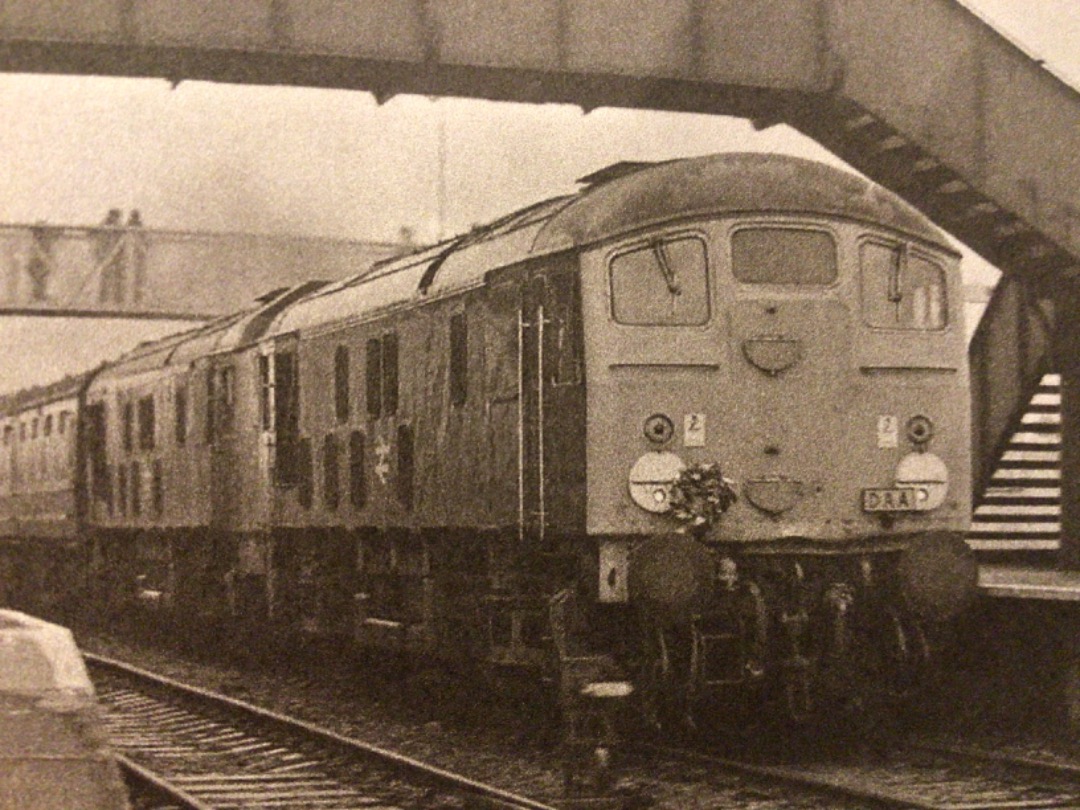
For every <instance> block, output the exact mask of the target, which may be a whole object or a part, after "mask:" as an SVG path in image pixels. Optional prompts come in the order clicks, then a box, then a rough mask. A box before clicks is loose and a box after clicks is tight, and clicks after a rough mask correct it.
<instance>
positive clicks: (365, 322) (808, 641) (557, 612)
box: [2, 154, 974, 720]
mask: <svg viewBox="0 0 1080 810" xmlns="http://www.w3.org/2000/svg"><path fill="white" fill-rule="evenodd" d="M583 183H584V185H583V188H582V189H581V191H580V192H579V193H576V194H571V195H567V196H563V197H559V198H556V199H552V200H549V201H546V202H542V203H539V204H537V205H534V206H531V207H529V208H526V209H524V210H521V211H518V212H515V213H513V214H511V215H509V216H506V217H504V218H502V219H500V220H498V221H496V222H493V223H491V224H488V225H484V226H481V227H476V228H474V229H473V230H471V231H470V232H468V233H465V234H463V235H461V236H459V237H457V238H455V239H452V240H449V241H446V242H443V243H441V244H437V245H434V246H432V247H429V248H425V249H423V250H420V251H417V252H415V253H412V254H411V255H408V256H405V257H401V258H398V259H394V260H390V261H386V262H383V263H380V264H376V265H374V266H372V267H370V268H368V269H365V270H364V271H363V272H361V273H359V274H357V275H356V276H355V277H352V278H350V279H348V280H345V281H340V282H335V283H329V284H320V283H316V282H313V283H311V284H309V285H305V286H302V287H299V288H294V289H291V290H279V291H275V292H273V293H270V294H268V295H267V296H264V297H263V298H262V299H260V300H259V301H258V302H256V304H254V305H253V306H252V307H251V308H250V309H248V310H246V311H245V312H242V313H238V314H236V315H234V316H230V317H227V318H223V319H220V320H218V321H215V322H212V323H210V324H208V325H205V326H202V327H199V328H197V329H194V330H192V331H190V332H187V333H183V334H180V335H177V336H174V337H172V338H168V339H165V340H162V341H158V342H155V343H150V344H146V345H143V346H140V347H139V348H138V349H136V350H134V351H133V352H131V353H129V354H128V355H127V356H125V357H122V358H121V359H120V360H118V361H117V362H113V363H109V364H106V365H105V366H104V367H102V368H101V369H98V370H96V371H95V372H93V373H92V374H90V375H87V377H86V378H85V379H84V380H82V381H81V382H80V383H79V385H78V386H77V391H76V393H75V395H74V396H75V398H76V401H77V407H74V408H72V409H71V410H73V411H75V412H77V414H78V419H77V425H78V430H77V435H75V434H74V433H73V432H69V433H68V434H67V435H68V436H69V437H70V440H71V442H72V443H73V444H72V447H71V451H70V458H71V462H70V466H69V468H68V473H69V482H70V490H71V492H72V493H74V494H73V496H72V498H71V503H72V508H71V510H70V512H69V513H68V517H69V519H70V522H71V523H73V524H74V525H76V526H77V530H76V531H75V532H74V533H73V534H71V533H69V535H70V536H74V537H75V538H76V539H75V540H74V541H70V542H69V543H68V547H69V548H72V547H73V548H76V549H78V560H79V565H80V572H81V574H80V577H79V578H71V577H67V578H66V583H65V584H66V587H69V588H73V587H76V585H77V583H78V582H79V581H81V583H82V584H83V586H84V587H85V588H86V590H87V593H88V597H89V598H91V599H92V602H93V603H95V604H112V605H114V606H130V605H136V604H142V605H146V606H155V607H156V608H158V609H160V610H162V611H167V612H168V613H170V614H172V615H173V616H176V617H178V618H181V619H185V620H188V621H199V622H203V621H216V622H220V623H224V624H232V625H237V626H242V627H245V628H247V629H249V630H251V631H253V632H259V631H260V630H262V629H266V630H269V628H291V629H292V630H295V631H297V632H306V633H329V634H338V635H341V636H347V637H349V638H350V639H352V640H353V641H355V642H356V643H358V644H360V645H364V646H369V647H380V648H388V649H394V650H399V651H410V652H415V653H419V654H423V655H428V656H433V657H438V658H440V659H442V660H444V661H446V662H448V663H458V664H461V663H466V662H473V663H479V664H482V665H483V666H484V667H486V668H489V669H493V670H499V669H502V668H510V669H513V670H529V671H534V672H536V673H538V674H542V675H546V676H550V677H551V678H553V679H554V680H555V681H556V682H558V683H559V684H560V685H561V688H562V690H563V694H564V695H575V694H582V693H585V694H620V695H621V694H628V693H631V692H632V698H633V699H634V700H635V701H636V703H637V705H638V706H640V707H641V709H642V710H643V711H644V712H645V714H646V716H647V717H649V718H650V719H654V720H662V719H663V718H665V717H670V716H672V715H677V716H689V717H696V718H698V719H701V718H707V717H709V716H713V715H715V714H717V713H722V712H723V711H726V710H727V709H728V708H731V707H751V708H752V709H753V710H754V711H755V712H757V711H760V710H762V707H765V710H766V711H774V712H776V713H781V714H786V715H789V716H793V717H796V718H805V717H810V716H814V715H815V714H818V713H820V712H829V711H832V710H833V709H834V708H835V707H836V706H838V705H852V704H858V703H865V702H866V701H867V700H872V699H878V698H882V697H884V698H890V699H891V698H893V697H896V696H900V695H902V694H904V693H905V691H906V690H908V689H909V688H910V687H911V686H912V684H914V683H915V682H916V681H917V680H918V677H919V674H920V672H921V671H923V670H924V669H925V667H926V666H927V665H928V661H929V657H930V647H931V644H930V642H929V641H928V634H929V631H930V629H931V628H932V627H933V626H934V625H936V624H937V623H939V622H941V621H944V620H947V619H949V618H951V617H952V616H954V615H955V614H956V613H957V612H958V611H960V610H961V609H962V608H963V606H964V605H965V603H966V601H967V600H968V599H969V598H970V596H971V594H972V593H973V591H974V567H973V564H972V563H971V561H970V559H969V555H968V554H967V551H966V546H965V544H964V541H963V537H964V533H965V530H966V529H967V526H968V521H969V516H970V498H971V474H970V470H971V464H970V458H969V438H970V435H969V430H970V427H969V421H970V404H969V393H968V370H967V353H966V341H965V333H964V328H963V299H962V294H961V279H960V272H959V255H958V254H957V253H956V251H955V250H954V249H953V248H952V247H950V244H949V242H948V241H947V240H946V238H945V237H944V235H943V234H942V233H941V232H940V231H938V230H937V229H936V228H935V227H934V226H933V225H932V224H931V223H930V222H929V221H928V220H927V219H926V218H925V217H923V216H922V215H920V214H919V213H918V212H916V211H915V210H914V209H912V208H911V207H909V206H908V205H907V204H905V203H904V202H903V201H902V200H900V199H899V198H898V197H897V196H895V195H894V194H892V193H890V192H888V191H886V190H884V189H882V188H880V187H877V186H875V185H873V184H871V183H869V182H867V181H866V180H864V179H862V178H860V177H858V176H855V175H853V174H851V173H849V172H846V171H842V170H840V169H837V168H833V167H830V166H827V165H824V164H820V163H817V162H811V161H807V160H803V159H799V158H794V157H787V156H780V155H766V154H721V155H715V156H709V157H701V158H694V159H687V160H676V161H670V162H663V163H655V164H629V163H627V164H617V165H615V166H612V167H609V168H607V169H604V170H601V171H599V172H597V173H595V174H593V175H590V176H589V177H587V178H584V180H583ZM318 274H319V268H318V267H312V268H311V269H310V275H311V276H312V277H318ZM62 393H64V395H65V396H69V395H71V391H70V390H68V391H66V392H62ZM20 403H21V404H20ZM44 407H46V406H45V405H43V404H42V403H41V401H40V397H39V398H38V399H37V400H35V399H30V400H26V399H25V398H24V399H23V400H21V401H20V400H16V401H15V402H14V404H13V405H12V406H11V407H9V408H7V409H6V410H5V411H4V415H3V425H4V428H3V430H4V444H5V460H6V462H7V463H8V469H7V470H6V471H5V472H4V475H5V481H7V482H8V483H7V484H5V486H6V489H4V491H3V493H2V494H3V495H4V496H5V501H6V502H7V503H8V504H10V503H11V502H12V491H13V490H12V487H11V481H12V477H13V476H14V477H15V479H18V477H19V475H21V471H22V470H23V469H25V467H26V463H25V461H24V460H23V459H24V458H25V457H26V456H27V455H28V454H32V450H28V449H27V446H28V445H32V443H33V442H34V441H35V439H30V438H26V437H27V436H28V435H29V433H27V431H30V432H32V428H28V427H26V426H27V425H28V424H29V423H30V422H31V421H32V420H38V419H45V418H48V417H47V416H38V415H37V414H36V412H35V411H34V410H33V409H34V408H37V409H42V408H44ZM65 408H66V406H65ZM42 413H44V411H42ZM54 424H55V423H54ZM54 430H55V428H54ZM9 439H10V441H9ZM16 460H19V461H18V463H19V468H18V469H13V468H12V465H14V464H15V461H16ZM16 483H18V482H17V481H16ZM5 508H9V507H5ZM23 525H27V524H26V523H25V521H24V523H23ZM42 542H47V540H46V539H44V538H43V540H42ZM72 543H73V544H74V545H72ZM605 690H607V691H605ZM717 707H722V708H720V709H718V708H717Z"/></svg>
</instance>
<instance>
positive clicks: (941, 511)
mask: <svg viewBox="0 0 1080 810" xmlns="http://www.w3.org/2000/svg"><path fill="white" fill-rule="evenodd" d="M759 158H760V156H758V157H755V156H727V158H720V159H711V160H710V159H705V160H703V161H701V162H699V163H698V165H697V167H696V168H697V171H694V172H684V173H678V172H675V171H673V170H671V169H667V170H666V171H665V169H666V167H663V166H661V167H657V168H655V169H652V170H649V171H647V172H641V177H640V178H635V177H633V176H632V177H630V178H624V179H623V181H622V183H621V187H620V188H619V189H616V188H614V186H615V184H612V185H613V187H612V188H611V189H608V190H606V198H605V189H604V188H603V187H601V188H599V189H597V190H596V191H594V192H592V194H593V200H592V201H591V202H592V208H593V209H594V210H591V211H588V212H587V214H588V216H587V220H588V221H589V222H590V223H596V222H600V221H604V220H603V216H602V215H601V214H600V212H599V209H603V208H604V206H605V205H609V206H614V205H615V204H616V198H617V197H620V196H621V199H620V200H619V201H618V205H619V206H620V210H621V211H622V212H624V213H625V212H628V211H633V212H635V213H634V216H635V217H637V219H638V222H637V223H636V224H638V225H639V227H636V228H633V229H632V230H630V231H629V232H628V233H625V234H622V235H620V237H619V238H615V239H609V240H606V241H604V242H601V243H598V244H596V245H594V246H592V247H591V248H590V249H589V250H587V251H584V252H583V254H582V260H581V288H582V292H581V297H582V310H583V322H584V331H585V335H586V339H585V367H586V372H587V376H588V380H589V385H588V394H587V404H586V408H587V416H588V418H587V425H588V428H587V440H586V448H587V449H586V456H587V458H586V465H587V466H586V469H587V479H588V482H589V493H590V497H589V499H588V503H587V516H586V522H587V527H588V531H589V533H590V534H591V535H592V536H593V537H594V538H595V539H596V544H597V555H596V559H597V565H598V568H597V572H596V574H597V575H596V586H595V587H596V597H597V600H598V602H599V603H601V604H602V605H607V606H609V607H611V608H615V607H617V606H624V607H627V608H629V609H630V610H631V611H633V612H634V613H635V614H637V615H638V616H639V617H640V618H641V619H643V621H642V622H641V623H642V626H643V627H645V628H646V630H645V631H644V635H645V639H644V641H643V643H642V651H641V655H642V657H643V658H644V659H645V661H644V664H643V670H644V671H646V672H648V673H649V678H651V679H653V680H659V681H661V682H662V681H665V680H666V681H669V683H667V684H664V683H660V684H653V686H652V691H653V692H654V693H655V692H660V693H666V694H670V693H676V692H681V693H683V694H684V695H685V696H686V698H687V699H688V700H696V699H704V698H707V697H709V696H712V695H715V694H726V693H729V692H731V691H732V690H735V691H739V690H742V691H745V689H746V688H748V687H752V688H753V689H754V690H756V691H759V692H762V693H763V694H764V693H767V694H770V695H772V696H774V697H777V696H779V697H780V698H781V699H782V700H783V701H784V702H785V704H786V707H787V710H788V712H789V713H791V714H794V715H796V716H800V715H807V714H810V713H814V712H815V711H816V710H817V709H820V708H823V707H824V706H825V705H826V704H829V703H830V702H831V701H832V698H833V697H834V696H835V695H839V696H840V699H841V700H843V701H847V702H852V701H853V702H855V703H860V702H864V701H865V699H866V697H867V695H866V694H865V692H867V691H869V692H873V693H875V694H879V693H880V694H894V693H897V692H901V691H903V690H904V689H905V688H906V687H907V686H908V685H909V684H910V682H911V681H912V679H913V677H914V675H915V673H916V672H917V670H918V669H919V668H920V667H921V666H923V665H925V660H924V659H925V649H926V645H925V632H926V626H927V624H928V623H929V624H932V623H934V622H936V621H938V620H940V619H943V618H947V617H950V616H951V615H953V614H954V613H955V612H956V611H958V610H959V609H961V608H962V607H963V606H964V605H965V604H966V602H967V600H968V599H969V598H970V595H971V593H972V592H973V584H974V568H973V566H972V565H971V563H970V560H969V557H968V555H967V554H966V548H965V546H964V544H963V540H962V537H963V532H964V530H965V529H966V522H967V519H968V513H969V503H968V501H969V497H970V493H969V489H970V486H969V480H968V477H969V472H968V471H969V467H970V464H969V457H968V450H967V440H968V435H969V432H968V431H969V426H968V419H969V416H968V413H969V409H968V394H967V387H968V379H967V369H966V343H965V338H964V331H963V327H962V310H961V301H962V296H961V290H960V277H959V266H958V256H957V255H956V253H955V251H953V250H952V249H951V248H950V247H949V246H948V245H947V243H946V242H945V241H944V240H943V238H942V236H941V235H940V234H939V233H938V232H937V231H936V230H935V229H934V228H933V227H932V226H930V225H929V223H927V222H926V221H925V220H924V219H923V218H922V217H920V216H919V215H918V214H916V213H915V212H913V211H912V210H911V209H909V208H908V207H907V206H906V205H905V204H904V203H902V202H901V201H900V200H898V199H897V198H895V197H894V196H893V195H891V194H889V193H888V192H885V191H883V190H881V189H877V188H875V187H872V186H870V185H869V184H867V183H864V182H863V181H861V180H858V179H857V178H854V177H851V176H850V175H847V174H845V173H841V172H839V171H836V170H833V169H830V168H828V167H824V166H821V165H819V164H809V163H807V162H805V161H795V160H794V159H777V158H776V156H772V157H771V158H770V159H768V160H764V159H759ZM646 178H647V179H646ZM635 180H640V182H639V183H638V184H636V185H635V183H634V181H635ZM617 191H618V192H620V193H619V194H617V193H616V192H617ZM630 200H632V203H631V202H630ZM661 201H663V202H664V203H666V204H668V205H669V210H670V207H671V206H672V203H673V201H674V206H673V207H674V208H676V209H681V211H682V216H672V217H671V218H670V219H668V220H667V221H660V219H659V217H657V218H655V219H650V214H651V213H652V212H655V211H657V210H658V209H659V206H660V205H661V204H662V203H661ZM589 202H590V198H589V196H586V197H585V198H584V200H583V202H582V203H579V205H585V204H587V203H589ZM674 213H676V214H677V213H679V211H678V210H677V211H675V212H674ZM609 216H613V215H610V214H609ZM868 673H869V675H868ZM860 680H861V681H864V682H865V683H861V684H859V688H857V689H855V690H854V691H855V692H856V693H857V694H854V695H853V694H852V689H851V687H852V684H853V683H854V682H856V681H860ZM675 682H680V683H686V684H688V686H687V688H686V689H685V691H683V690H680V689H676V688H675V687H674V683H675ZM646 691H648V690H646Z"/></svg>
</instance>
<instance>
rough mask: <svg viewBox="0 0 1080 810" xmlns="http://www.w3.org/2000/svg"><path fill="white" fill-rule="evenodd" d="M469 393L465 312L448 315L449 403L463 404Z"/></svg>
mask: <svg viewBox="0 0 1080 810" xmlns="http://www.w3.org/2000/svg"><path fill="white" fill-rule="evenodd" d="M468 395H469V333H468V327H467V324H466V321H465V313H463V312H459V313H457V314H456V315H451V316H450V403H451V404H452V405H464V404H465V399H466V398H467V397H468Z"/></svg>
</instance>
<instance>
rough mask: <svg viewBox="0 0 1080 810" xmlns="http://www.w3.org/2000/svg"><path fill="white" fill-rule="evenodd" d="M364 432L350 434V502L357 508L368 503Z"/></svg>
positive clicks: (361, 507)
mask: <svg viewBox="0 0 1080 810" xmlns="http://www.w3.org/2000/svg"><path fill="white" fill-rule="evenodd" d="M364 444H365V442H364V434H363V433H362V432H360V431H359V430H354V431H353V432H352V433H350V434H349V502H350V503H351V504H352V505H353V507H354V508H356V509H363V508H364V505H365V504H366V503H367V469H366V467H365V465H364Z"/></svg>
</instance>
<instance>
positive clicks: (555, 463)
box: [518, 261, 585, 551]
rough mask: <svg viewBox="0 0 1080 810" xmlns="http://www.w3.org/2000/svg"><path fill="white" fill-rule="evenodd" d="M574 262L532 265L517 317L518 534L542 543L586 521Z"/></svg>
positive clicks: (533, 544)
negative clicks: (538, 267) (540, 269)
mask: <svg viewBox="0 0 1080 810" xmlns="http://www.w3.org/2000/svg"><path fill="white" fill-rule="evenodd" d="M579 301H580V293H579V290H578V277H577V273H576V265H575V264H574V263H573V262H571V261H566V262H565V263H563V262H560V263H558V264H556V265H555V266H554V267H551V266H545V267H544V268H543V272H542V273H540V272H534V274H533V275H531V277H529V278H528V279H527V280H526V281H525V283H524V285H523V287H522V294H521V309H520V311H519V318H518V335H519V339H518V346H519V385H520V388H519V391H520V396H519V398H518V403H519V411H518V421H519V431H518V440H519V448H518V449H519V458H520V464H519V465H518V500H519V508H520V512H519V514H520V520H519V528H520V535H521V539H522V541H523V542H524V543H526V544H527V546H526V547H527V548H529V549H532V550H536V551H543V550H548V547H549V546H550V544H551V541H552V537H551V536H550V534H551V532H552V531H553V530H554V531H560V530H572V529H575V528H579V527H581V528H583V527H584V513H585V506H584V503H585V425H584V415H585V397H584V380H583V375H582V361H581V339H580V334H581V309H580V303H579Z"/></svg>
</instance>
